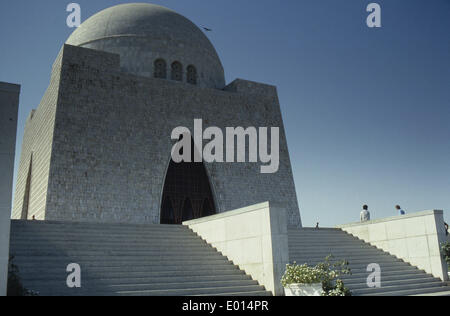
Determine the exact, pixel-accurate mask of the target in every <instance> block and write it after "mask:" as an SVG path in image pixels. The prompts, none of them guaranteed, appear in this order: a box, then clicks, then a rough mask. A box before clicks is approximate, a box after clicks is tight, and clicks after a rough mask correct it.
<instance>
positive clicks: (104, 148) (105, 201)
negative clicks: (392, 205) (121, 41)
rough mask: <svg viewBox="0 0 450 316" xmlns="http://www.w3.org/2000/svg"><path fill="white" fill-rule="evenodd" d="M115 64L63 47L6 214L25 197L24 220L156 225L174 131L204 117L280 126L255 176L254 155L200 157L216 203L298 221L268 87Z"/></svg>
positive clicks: (224, 123) (28, 134) (31, 124)
mask: <svg viewBox="0 0 450 316" xmlns="http://www.w3.org/2000/svg"><path fill="white" fill-rule="evenodd" d="M120 69H121V68H120V57H119V55H115V54H111V53H106V52H100V51H95V50H91V49H87V48H81V47H75V46H70V45H65V46H64V47H63V49H62V50H61V53H60V54H59V56H58V59H57V61H56V62H55V66H54V67H53V73H52V80H51V83H50V86H49V89H48V91H47V93H46V94H45V96H44V98H43V100H42V102H41V104H40V106H39V107H38V108H37V110H36V111H34V112H33V113H32V115H31V116H30V118H29V119H28V121H27V125H26V130H25V135H24V142H23V150H22V157H21V163H20V168H19V174H18V182H17V188H16V198H15V202H14V218H21V214H22V213H23V209H24V201H25V200H28V201H29V203H28V205H29V207H28V215H27V218H30V217H32V216H33V215H34V216H35V217H36V218H37V219H45V220H67V221H88V222H119V223H120V222H126V223H160V209H161V198H162V194H163V192H162V190H163V186H164V181H165V177H166V173H167V169H168V166H169V162H170V160H171V149H172V146H173V144H174V142H173V141H172V140H171V133H172V130H173V129H174V128H176V127H178V126H184V127H187V128H189V129H190V130H191V131H193V125H194V119H202V120H203V125H204V128H207V127H210V126H217V127H219V128H222V129H223V130H225V128H226V127H238V126H242V127H244V128H247V127H250V126H254V127H279V128H280V168H279V171H278V172H277V173H274V174H261V173H260V167H261V164H260V163H211V164H209V163H205V168H206V170H207V174H208V176H209V179H210V183H211V187H212V191H213V196H214V199H215V204H216V210H217V211H218V212H219V213H220V212H225V211H228V210H233V209H238V208H241V207H245V206H248V205H252V204H257V203H261V202H265V201H269V202H273V203H276V204H277V205H282V206H283V208H284V209H285V210H286V212H287V216H288V223H289V224H290V225H296V226H301V220H300V213H299V208H298V204H297V196H296V191H295V185H294V181H293V176H292V170H291V164H290V159H289V153H288V147H287V142H286V136H285V130H284V127H283V121H282V116H281V111H280V105H279V101H278V96H277V91H276V88H275V87H273V86H269V85H265V84H260V83H255V82H250V81H246V80H236V81H234V82H233V83H231V84H230V85H228V86H227V87H226V88H225V89H223V90H219V89H214V88H205V87H201V86H195V85H190V84H187V83H182V82H174V81H170V80H164V79H154V78H147V77H140V76H136V75H133V74H129V73H124V72H122V71H121V70H120ZM30 166H32V167H31V171H30ZM29 175H31V176H29ZM30 178H31V181H29V182H31V184H30V185H29V186H28V187H29V190H27V179H28V180H30ZM27 192H28V193H29V197H28V198H27V197H26V193H27Z"/></svg>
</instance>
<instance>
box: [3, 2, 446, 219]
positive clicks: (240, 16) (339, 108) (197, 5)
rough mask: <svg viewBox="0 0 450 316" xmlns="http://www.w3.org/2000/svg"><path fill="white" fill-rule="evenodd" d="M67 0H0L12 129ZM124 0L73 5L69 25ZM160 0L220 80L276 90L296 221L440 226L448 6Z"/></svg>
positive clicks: (61, 24)
mask: <svg viewBox="0 0 450 316" xmlns="http://www.w3.org/2000/svg"><path fill="white" fill-rule="evenodd" d="M70 2H71V1H68V0H67V1H61V0H58V1H56V0H40V1H29V0H26V1H25V0H14V1H1V2H0V38H1V40H2V41H1V44H0V81H6V82H13V83H19V84H21V85H22V94H21V101H20V111H19V126H18V140H17V159H16V164H18V161H19V160H18V157H19V155H20V148H21V141H22V136H23V128H24V121H25V119H26V117H27V115H28V113H29V112H30V110H31V109H32V108H35V107H36V106H37V105H38V104H39V102H40V100H41V98H42V96H43V94H44V91H45V89H46V88H47V85H48V82H49V79H50V70H51V65H52V63H53V61H54V59H55V57H56V55H57V53H58V52H59V50H60V47H61V45H62V44H63V43H64V42H65V40H66V38H67V37H68V36H69V35H70V33H71V32H72V31H73V29H69V28H68V27H67V26H66V24H65V21H66V17H67V12H66V11H65V8H66V6H67V4H68V3H70ZM124 2H127V1H111V0H108V1H106V0H82V1H78V3H79V4H80V5H81V8H82V20H85V19H86V18H88V17H89V16H91V15H92V14H94V13H96V12H97V11H99V10H101V9H104V8H106V7H109V6H112V5H114V4H119V3H124ZM370 2H372V1H364V0H339V1H338V0H283V1H275V0H242V1H236V0H234V1H230V0H228V1H223V0H222V1H218V0H208V1H205V0H167V1H152V3H156V4H161V5H164V6H167V7H169V8H171V9H174V10H176V11H178V12H179V13H181V14H183V15H185V16H186V17H188V18H189V19H191V20H192V21H193V22H194V23H196V24H197V25H200V26H207V27H209V28H212V29H213V30H214V32H212V33H208V34H207V35H208V36H209V37H210V39H211V41H212V42H213V44H214V45H215V47H216V49H217V51H218V53H219V55H220V57H221V59H222V63H223V65H224V68H225V71H226V78H227V82H230V81H232V80H233V79H235V78H244V79H248V80H254V81H259V82H264V83H269V84H274V85H276V86H278V89H279V90H278V92H279V95H280V101H281V107H282V111H283V114H284V120H285V126H286V130H287V137H288V142H289V149H290V154H291V160H292V165H293V171H294V177H295V183H296V186H297V192H298V198H299V203H300V208H301V214H302V219H303V222H304V224H305V225H308V226H311V225H314V224H315V223H316V221H320V223H321V224H322V225H323V226H332V225H336V224H341V223H346V222H350V221H355V220H357V219H358V218H359V212H360V209H361V206H362V204H364V203H367V204H369V206H370V210H371V211H372V216H373V217H375V218H380V217H386V216H390V215H395V212H394V205H395V204H400V205H402V206H403V207H404V208H405V209H406V210H407V211H408V212H414V211H419V210H425V209H444V210H446V219H447V222H450V214H449V213H450V212H449V211H450V1H448V0H433V1H426V0H423V1H419V0H396V1H392V0H386V1H381V0H380V1H373V2H377V3H379V4H380V5H381V6H382V24H383V27H382V28H381V29H369V28H368V27H367V26H366V24H365V20H366V17H367V15H368V13H366V10H365V9H366V6H367V5H368V4H369V3H370Z"/></svg>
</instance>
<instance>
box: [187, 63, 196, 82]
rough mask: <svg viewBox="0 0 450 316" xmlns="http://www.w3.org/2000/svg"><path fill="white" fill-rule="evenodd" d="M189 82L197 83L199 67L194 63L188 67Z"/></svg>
mask: <svg viewBox="0 0 450 316" xmlns="http://www.w3.org/2000/svg"><path fill="white" fill-rule="evenodd" d="M187 82H188V83H190V84H197V69H195V67H194V66H192V65H190V66H188V67H187Z"/></svg>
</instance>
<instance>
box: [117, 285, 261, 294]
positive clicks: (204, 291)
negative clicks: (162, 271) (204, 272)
mask: <svg viewBox="0 0 450 316" xmlns="http://www.w3.org/2000/svg"><path fill="white" fill-rule="evenodd" d="M255 291H258V292H259V291H264V287H263V286H259V285H248V286H232V287H213V288H202V289H183V290H151V291H119V292H118V294H119V295H123V296H191V295H213V294H227V295H228V294H230V293H240V292H241V293H242V292H255Z"/></svg>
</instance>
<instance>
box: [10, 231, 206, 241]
mask: <svg viewBox="0 0 450 316" xmlns="http://www.w3.org/2000/svg"><path fill="white" fill-rule="evenodd" d="M33 235H35V234H33V233H30V234H26V235H22V234H21V235H19V236H14V241H15V242H37V241H47V242H48V241H67V240H71V241H73V240H74V241H79V240H82V241H85V240H93V239H95V240H98V241H110V240H114V241H126V242H134V241H149V240H156V241H159V240H170V241H177V240H185V239H188V240H201V238H200V237H198V236H197V235H189V236H186V234H164V233H158V234H152V233H145V234H123V235H122V234H114V235H113V234H109V235H105V234H83V235H82V236H80V234H76V233H67V234H46V235H45V236H33Z"/></svg>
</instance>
